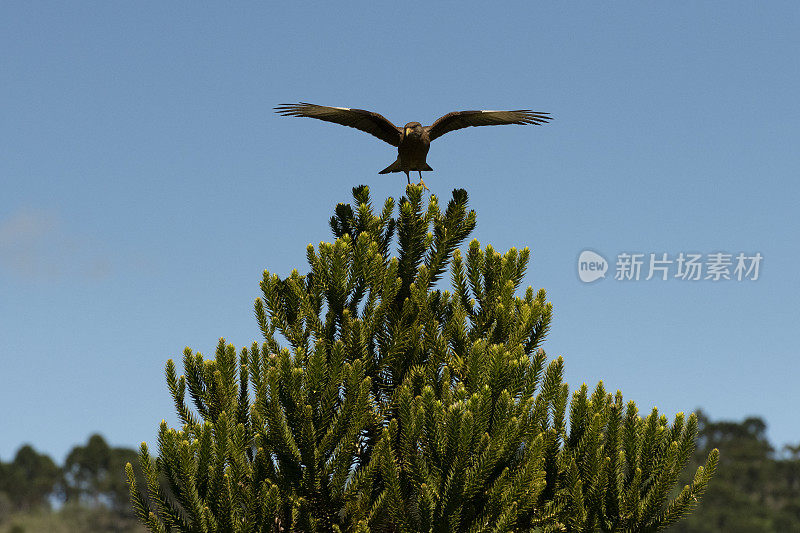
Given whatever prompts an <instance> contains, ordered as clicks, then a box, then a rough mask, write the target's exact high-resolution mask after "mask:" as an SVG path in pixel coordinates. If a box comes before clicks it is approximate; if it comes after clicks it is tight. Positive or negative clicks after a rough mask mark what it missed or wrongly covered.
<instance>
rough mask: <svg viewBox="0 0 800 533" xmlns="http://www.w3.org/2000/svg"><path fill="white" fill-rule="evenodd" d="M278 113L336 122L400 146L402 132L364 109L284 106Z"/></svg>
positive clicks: (383, 118)
mask: <svg viewBox="0 0 800 533" xmlns="http://www.w3.org/2000/svg"><path fill="white" fill-rule="evenodd" d="M275 111H276V112H277V113H280V114H281V115H283V116H285V117H309V118H317V119H319V120H325V121H327V122H334V123H336V124H341V125H342V126H350V127H351V128H356V129H358V130H361V131H365V132H367V133H369V134H371V135H374V136H375V137H377V138H378V139H380V140H382V141H386V142H387V143H389V144H391V145H392V146H397V145H399V144H400V134H401V130H400V129H399V128H397V127H396V126H395V125H394V124H392V123H391V122H389V120H387V119H386V117H384V116H383V115H379V114H378V113H373V112H372V111H365V110H363V109H350V108H347V107H328V106H324V105H315V104H307V103H305V102H301V103H299V104H283V105H279V106H278V107H276V108H275Z"/></svg>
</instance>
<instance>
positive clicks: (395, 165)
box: [378, 159, 433, 174]
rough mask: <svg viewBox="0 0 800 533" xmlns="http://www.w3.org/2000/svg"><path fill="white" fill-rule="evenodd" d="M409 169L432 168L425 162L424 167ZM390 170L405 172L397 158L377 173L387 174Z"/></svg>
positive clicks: (425, 169)
mask: <svg viewBox="0 0 800 533" xmlns="http://www.w3.org/2000/svg"><path fill="white" fill-rule="evenodd" d="M409 170H422V171H429V170H433V169H432V168H431V166H430V165H429V164H427V163H425V167H424V168H411V169H409ZM390 172H405V170H404V169H403V167H401V166H400V160H399V159H398V160H396V161H395V162H394V163H392V164H391V165H389V166H388V167H386V168H384V169H383V170H381V171H380V172H378V174H388V173H390Z"/></svg>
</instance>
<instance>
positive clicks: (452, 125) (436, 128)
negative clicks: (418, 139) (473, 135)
mask: <svg viewBox="0 0 800 533" xmlns="http://www.w3.org/2000/svg"><path fill="white" fill-rule="evenodd" d="M551 119H552V117H551V116H550V114H549V113H539V112H537V111H531V110H530V109H518V110H516V111H454V112H452V113H448V114H446V115H445V116H443V117H439V118H438V119H436V122H434V123H433V124H431V125H430V126H428V128H427V130H428V135H429V137H430V139H431V140H434V139H435V138H437V137H441V136H442V135H444V134H445V133H447V132H450V131H453V130H460V129H461V128H468V127H469V126H499V125H503V124H535V125H539V124H546V123H547V122H549V121H550V120H551Z"/></svg>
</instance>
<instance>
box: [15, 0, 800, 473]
mask: <svg viewBox="0 0 800 533" xmlns="http://www.w3.org/2000/svg"><path fill="white" fill-rule="evenodd" d="M350 5H351V6H353V7H352V8H343V7H341V6H340V5H336V6H334V5H333V4H330V5H329V4H323V3H319V4H315V5H305V6H301V5H300V4H299V3H297V4H296V3H290V2H285V3H281V4H280V5H277V4H276V3H236V4H235V5H231V4H224V5H223V4H219V5H218V6H208V5H205V6H203V7H201V8H198V7H197V4H193V3H179V2H170V3H162V2H135V3H134V2H129V3H123V2H91V3H89V2H73V3H69V4H59V3H45V2H4V3H3V4H2V6H0V50H2V52H0V102H2V104H0V106H2V113H0V116H1V118H0V146H1V147H2V149H0V185H1V187H0V191H2V199H0V338H1V339H2V343H1V344H0V363H2V366H1V367H0V381H1V382H2V386H0V427H2V431H0V459H2V460H9V459H10V458H11V457H12V456H13V454H14V452H15V451H16V449H17V448H18V447H19V446H20V445H22V444H23V443H26V442H29V443H32V444H33V445H34V446H35V447H36V448H37V449H39V450H41V451H43V452H46V453H48V454H50V455H52V456H53V457H54V458H55V459H56V460H59V461H60V460H62V459H63V458H64V456H65V454H66V453H67V452H68V451H69V450H70V449H71V448H72V447H73V446H74V445H76V444H80V443H84V442H85V441H86V438H87V437H88V436H89V435H90V434H91V433H93V432H101V433H102V434H103V435H104V436H105V437H106V438H107V439H108V440H109V441H110V442H111V443H113V444H114V445H119V446H130V447H135V446H137V445H138V443H140V442H141V441H148V442H150V443H152V442H153V441H154V436H155V433H156V430H157V425H158V423H159V421H160V420H161V419H162V418H165V419H166V420H167V421H169V422H170V423H173V424H174V423H175V421H176V417H175V416H174V413H173V407H172V404H171V401H170V398H169V395H168V392H167V388H166V385H165V382H164V379H163V369H164V363H165V361H166V360H167V359H168V358H176V359H179V358H180V356H181V353H182V351H183V348H184V346H187V345H188V346H190V347H192V348H193V349H196V350H199V351H201V352H203V353H213V350H214V348H215V346H216V343H217V339H218V338H219V337H225V338H226V339H228V340H229V341H230V342H232V343H234V344H236V345H237V346H242V345H249V344H250V343H251V342H252V341H253V340H259V339H260V336H259V331H258V327H257V325H256V323H255V320H254V317H253V312H252V305H253V300H254V299H255V298H256V297H257V296H258V295H259V289H258V282H259V280H260V278H261V273H262V271H263V270H264V269H268V270H270V271H271V272H276V273H278V274H280V275H286V274H287V273H288V272H289V271H290V270H291V269H292V268H298V269H299V270H301V271H302V270H304V269H305V267H306V262H305V247H306V245H307V243H309V242H311V243H315V244H316V243H318V242H319V241H322V240H325V241H329V240H330V239H331V235H330V231H329V228H328V225H327V220H328V218H329V217H330V215H331V214H332V210H333V207H334V206H335V204H336V203H337V202H341V201H349V200H350V198H351V188H352V187H353V186H355V185H358V184H362V183H366V184H368V185H369V186H370V188H371V190H372V194H373V197H374V198H376V199H378V200H379V201H380V200H381V199H383V198H385V197H386V196H390V195H391V196H394V197H395V198H399V197H400V196H401V195H402V194H403V193H404V187H405V181H404V176H403V175H402V174H392V175H389V176H379V175H378V174H377V172H378V171H379V170H381V169H382V168H384V167H385V166H387V165H388V164H389V163H391V162H392V161H393V160H394V158H395V156H396V151H395V150H394V148H392V147H391V146H389V145H387V144H385V143H382V142H381V141H379V140H377V139H375V138H373V137H371V136H369V135H366V134H364V133H361V132H358V131H356V130H352V129H346V128H342V127H340V126H335V125H331V124H326V123H323V122H319V121H312V120H306V119H303V120H298V119H288V118H282V117H279V116H278V115H276V114H274V113H273V111H272V108H273V107H274V106H275V105H277V104H281V103H291V102H296V101H306V102H314V103H319V104H323V105H334V106H346V107H359V108H364V109H370V110H375V111H378V112H379V113H382V114H383V115H385V116H386V117H387V118H389V119H390V120H392V121H393V122H395V123H396V124H404V123H406V122H409V121H412V120H417V121H420V122H422V123H424V124H430V123H431V122H432V121H433V120H435V119H436V118H437V117H439V116H440V115H443V114H445V113H447V112H449V111H453V110H458V109H519V108H531V109H535V110H538V111H548V112H551V113H553V115H554V116H555V120H554V121H553V122H552V123H551V124H549V125H547V126H543V127H524V128H523V127H517V126H515V127H502V128H471V129H469V130H462V131H459V132H456V133H451V134H449V135H447V136H445V137H443V138H441V139H438V140H436V141H435V143H434V144H433V147H432V149H431V152H430V154H429V157H428V162H429V163H430V164H431V166H432V167H433V168H434V169H435V172H432V173H429V174H428V175H426V176H425V180H426V183H427V184H428V186H429V187H430V188H431V191H432V192H433V193H435V194H437V195H438V196H439V198H440V199H441V200H443V201H446V200H447V199H448V198H449V197H450V191H452V189H454V188H457V187H458V188H465V189H467V191H468V192H469V194H470V203H471V206H472V208H474V209H475V210H476V212H477V214H478V227H477V229H476V231H475V234H474V236H475V237H476V238H478V239H479V240H480V241H481V242H482V243H483V244H484V245H485V244H489V243H491V244H492V245H493V246H494V247H495V249H499V250H505V249H508V248H509V247H511V246H516V247H523V246H528V247H530V248H531V250H532V261H531V264H530V266H529V270H528V275H527V279H526V282H525V285H532V286H533V287H534V288H537V289H538V288H540V287H543V288H545V289H547V291H548V296H549V299H550V300H551V301H552V302H553V305H554V309H555V316H554V321H553V326H552V330H551V333H550V335H549V337H548V340H547V341H546V342H545V345H544V347H545V349H546V351H547V352H548V354H549V355H551V356H553V357H555V356H557V355H563V356H564V358H565V363H566V379H567V381H568V383H569V384H570V387H571V389H572V390H574V389H575V388H577V387H578V386H580V384H581V383H582V382H587V383H588V384H589V385H590V386H594V385H595V384H596V383H597V381H598V380H600V379H602V380H604V382H605V384H606V387H607V388H608V389H610V390H612V391H613V390H617V389H619V390H621V391H622V392H623V393H624V395H625V397H626V399H632V400H634V401H636V402H637V404H638V405H639V408H640V410H641V411H643V412H645V413H646V412H648V411H649V409H650V408H651V407H652V406H658V407H659V408H660V409H662V410H663V411H665V412H667V413H668V414H670V415H672V414H673V413H675V412H677V411H691V410H694V409H695V408H698V407H700V408H702V409H704V410H705V411H706V412H707V413H708V414H709V415H710V416H711V417H712V418H729V419H741V418H742V417H744V416H747V415H758V416H763V417H764V418H765V419H766V421H767V423H768V426H769V435H770V438H771V439H772V441H773V442H774V443H775V444H777V445H779V446H780V445H782V444H784V443H787V442H792V443H797V442H798V441H800V432H798V429H797V428H798V422H800V417H798V415H797V405H799V404H800V386H798V382H799V381H800V358H798V355H799V354H798V348H797V343H796V342H795V341H794V334H793V333H792V332H793V331H794V328H796V327H797V324H798V323H799V322H800V321H799V320H798V318H800V313H798V308H797V300H798V296H800V281H798V280H799V279H800V276H798V269H799V268H800V252H798V244H797V242H798V230H800V224H799V223H798V206H800V186H799V185H798V170H800V155H799V154H800V151H798V150H797V133H798V130H799V129H800V128H799V127H800V99H798V98H797V95H798V94H800V56H798V54H797V50H798V49H799V47H800V35H798V32H797V28H798V25H799V24H800V4H797V3H796V2H770V3H769V4H757V3H753V2H728V3H725V4H720V3H718V2H714V3H711V2H707V3H703V2H691V3H690V2H682V3H670V4H669V5H667V4H664V3H650V2H648V3H636V4H634V3H606V2H604V3H588V2H587V3H581V4H577V3H576V4H572V5H567V6H565V5H562V4H550V3H548V4H546V5H545V4H542V5H537V4H534V3H531V2H508V3H502V4H499V5H494V6H490V5H489V4H488V3H486V2H442V3H430V2H428V3H420V4H415V3H413V2H411V3H408V2H403V3H397V2H394V3H388V2H386V3H385V2H375V3H372V2H370V3H366V2H365V3H363V4H360V5H356V4H350ZM584 249H591V250H594V251H596V252H599V253H600V254H602V255H603V256H604V257H605V258H606V259H607V260H608V261H609V263H610V270H609V272H608V274H607V276H606V279H602V280H598V281H596V282H594V283H582V282H581V281H580V280H579V278H578V275H577V258H578V255H579V254H580V252H581V251H582V250H584ZM622 252H637V253H645V254H650V253H656V254H659V255H660V254H662V253H668V254H669V255H670V257H673V256H675V255H677V254H678V253H680V252H696V253H702V254H709V253H714V252H726V253H730V254H738V253H739V252H744V253H747V254H754V253H756V252H758V253H760V254H761V255H762V256H763V258H764V259H763V262H762V264H761V269H760V273H759V279H758V280H756V281H752V280H743V281H736V280H730V281H720V282H713V281H710V280H701V281H696V282H692V281H682V280H679V279H670V280H668V281H661V280H657V279H653V280H650V281H644V280H643V279H642V280H639V281H617V280H614V279H613V278H614V276H613V274H614V268H615V265H614V263H615V262H616V257H617V255H618V254H619V253H622ZM648 257H649V256H648ZM643 277H644V275H643Z"/></svg>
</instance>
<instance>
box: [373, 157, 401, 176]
mask: <svg viewBox="0 0 800 533" xmlns="http://www.w3.org/2000/svg"><path fill="white" fill-rule="evenodd" d="M402 171H403V169H402V168H400V160H399V159H398V160H396V161H395V162H394V163H392V164H391V165H389V166H388V167H386V168H384V169H383V170H381V171H380V172H378V174H388V173H389V172H402Z"/></svg>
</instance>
